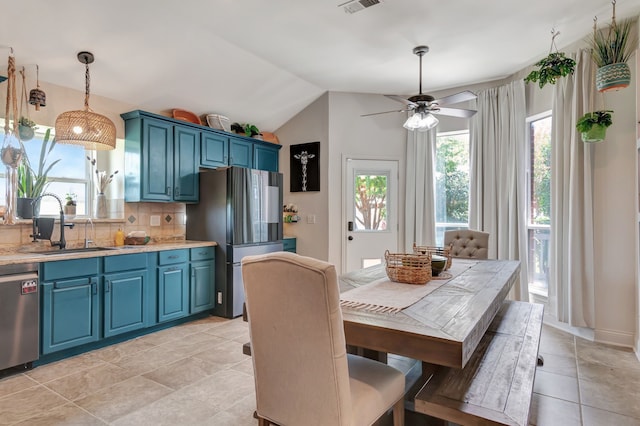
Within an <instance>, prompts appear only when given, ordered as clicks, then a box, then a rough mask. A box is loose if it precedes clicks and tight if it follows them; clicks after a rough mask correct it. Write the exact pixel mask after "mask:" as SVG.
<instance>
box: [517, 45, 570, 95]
mask: <svg viewBox="0 0 640 426" xmlns="http://www.w3.org/2000/svg"><path fill="white" fill-rule="evenodd" d="M536 66H537V67H538V69H537V70H533V71H531V72H530V73H529V75H528V76H527V77H525V79H524V81H525V82H527V83H535V82H537V83H538V85H539V86H540V88H541V89H542V88H543V87H544V86H545V85H546V84H556V81H557V80H558V79H559V78H560V77H565V76H567V75H570V74H573V70H574V69H575V66H576V61H574V60H573V59H571V58H567V57H566V56H565V54H564V53H563V52H553V53H549V55H548V56H547V57H546V58H543V59H541V60H540V61H538V62H536Z"/></svg>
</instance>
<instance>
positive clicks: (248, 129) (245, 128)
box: [231, 123, 260, 139]
mask: <svg viewBox="0 0 640 426" xmlns="http://www.w3.org/2000/svg"><path fill="white" fill-rule="evenodd" d="M231 130H232V131H233V132H236V133H240V134H243V133H244V135H245V136H247V137H249V138H256V139H260V137H259V136H260V130H258V128H257V127H256V126H255V125H254V124H239V123H233V124H232V125H231Z"/></svg>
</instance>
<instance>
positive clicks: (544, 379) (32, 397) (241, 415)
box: [0, 317, 640, 426]
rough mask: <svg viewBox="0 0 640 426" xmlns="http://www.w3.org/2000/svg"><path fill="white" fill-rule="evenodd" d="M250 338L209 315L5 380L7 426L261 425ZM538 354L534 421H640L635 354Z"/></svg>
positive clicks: (558, 335)
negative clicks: (246, 347)
mask: <svg viewBox="0 0 640 426" xmlns="http://www.w3.org/2000/svg"><path fill="white" fill-rule="evenodd" d="M246 341H248V331H247V324H246V323H243V322H242V320H241V319H235V320H225V319H221V318H216V317H209V318H206V319H202V320H197V321H194V322H190V323H187V324H183V325H180V326H177V327H174V328H171V329H168V330H162V331H159V332H156V333H153V334H149V335H147V336H143V337H140V338H137V339H134V340H130V341H127V342H124V343H120V344H117V345H114V346H110V347H107V348H103V349H99V350H95V351H92V352H88V353H85V354H82V355H78V356H76V357H73V358H68V359H66V360H63V361H59V362H56V363H51V364H47V365H44V366H39V367H36V368H34V369H33V370H31V371H27V372H25V373H18V374H14V375H11V376H8V377H5V378H3V379H0V425H29V426H32V425H105V424H109V425H220V426H222V425H233V426H243V425H251V426H255V425H257V421H256V420H255V419H253V417H252V414H253V410H254V408H255V401H254V393H253V386H254V385H253V377H252V374H253V373H252V365H251V360H250V358H249V357H247V356H245V355H243V354H242V344H243V343H245V342H246ZM540 353H541V354H542V355H543V356H544V359H545V365H544V366H543V367H540V368H539V369H538V372H537V376H536V383H535V389H534V391H535V393H534V395H533V400H532V408H531V424H534V425H540V426H543V425H560V426H572V425H585V426H595V425H598V426H600V425H640V398H638V395H640V362H638V360H637V358H636V357H635V354H634V353H633V352H631V351H628V350H623V349H618V348H613V347H608V346H604V345H599V344H594V343H591V342H588V341H585V340H583V339H580V338H575V337H573V336H571V335H569V334H566V333H564V332H561V331H557V330H555V329H553V328H550V327H547V326H545V327H544V329H543V332H542V340H541V344H540ZM380 423H381V424H385V425H386V424H390V422H389V420H387V419H385V421H383V422H380ZM424 424H428V423H427V422H426V420H425V419H424V418H421V417H420V416H411V415H408V416H407V425H424Z"/></svg>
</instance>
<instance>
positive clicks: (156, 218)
mask: <svg viewBox="0 0 640 426" xmlns="http://www.w3.org/2000/svg"><path fill="white" fill-rule="evenodd" d="M149 225H150V226H160V215H153V216H149Z"/></svg>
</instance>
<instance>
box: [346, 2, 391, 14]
mask: <svg viewBox="0 0 640 426" xmlns="http://www.w3.org/2000/svg"><path fill="white" fill-rule="evenodd" d="M379 3H381V2H380V0H352V1H348V2H346V3H342V4H341V5H339V6H338V7H344V11H345V12H346V13H356V12H360V11H361V10H363V9H366V8H368V7H371V6H375V5H376V4H379Z"/></svg>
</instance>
